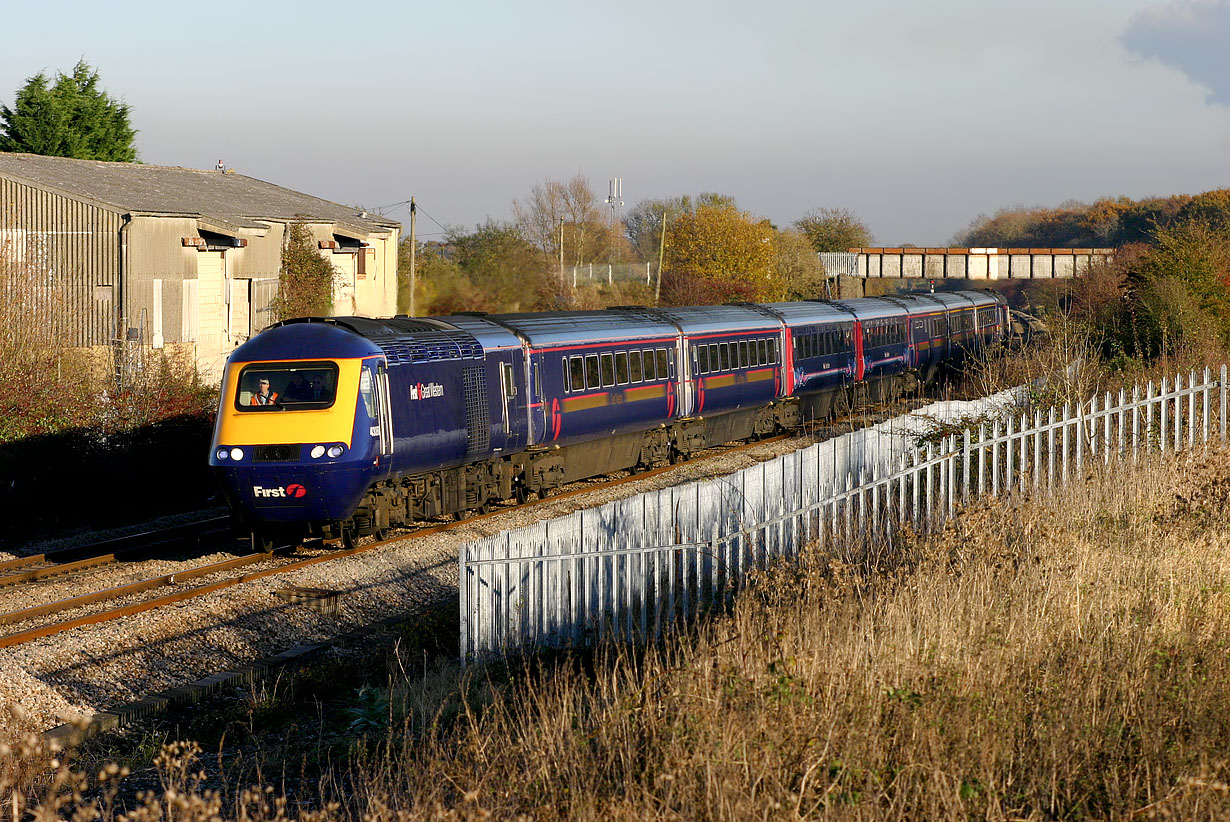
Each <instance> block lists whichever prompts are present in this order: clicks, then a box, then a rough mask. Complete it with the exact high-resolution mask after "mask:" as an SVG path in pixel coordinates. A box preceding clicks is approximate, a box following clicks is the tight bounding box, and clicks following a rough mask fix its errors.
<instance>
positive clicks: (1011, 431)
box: [1004, 414, 1016, 494]
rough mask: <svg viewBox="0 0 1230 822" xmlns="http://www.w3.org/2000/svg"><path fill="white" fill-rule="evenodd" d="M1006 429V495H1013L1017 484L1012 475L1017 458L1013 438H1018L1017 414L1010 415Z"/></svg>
mask: <svg viewBox="0 0 1230 822" xmlns="http://www.w3.org/2000/svg"><path fill="white" fill-rule="evenodd" d="M1006 427H1007V429H1008V430H1007V431H1006V432H1005V434H1004V493H1005V494H1011V493H1012V486H1013V485H1015V484H1016V477H1014V476H1013V475H1012V467H1013V462H1014V460H1013V457H1014V456H1015V451H1014V449H1013V443H1012V438H1013V437H1014V436H1016V414H1009V415H1008V424H1007V426H1006Z"/></svg>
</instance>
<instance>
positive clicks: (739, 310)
mask: <svg viewBox="0 0 1230 822" xmlns="http://www.w3.org/2000/svg"><path fill="white" fill-rule="evenodd" d="M625 313H626V314H629V315H638V316H645V317H653V318H655V319H659V320H660V321H662V322H667V323H670V324H671V325H673V326H676V327H678V328H679V329H680V330H681V331H683V333H684V334H686V335H687V336H689V337H694V336H697V335H702V334H721V333H723V332H729V331H752V332H755V331H757V330H765V331H776V330H778V329H779V328H780V327H781V325H780V323H779V322H778V320H777V319H776V318H775V317H772V316H770V315H768V314H766V313H764V312H763V311H761V310H759V309H757V308H756V307H755V306H753V305H751V304H748V305H683V306H672V307H670V308H641V309H629V310H627V311H626V312H625Z"/></svg>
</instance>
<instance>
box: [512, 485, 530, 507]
mask: <svg viewBox="0 0 1230 822" xmlns="http://www.w3.org/2000/svg"><path fill="white" fill-rule="evenodd" d="M529 498H530V490H529V489H528V488H526V487H525V486H524V485H522V484H521V483H519V482H518V483H517V484H516V485H514V486H513V499H515V500H516V501H517V504H518V505H524V504H525V501H526V500H527V499H529Z"/></svg>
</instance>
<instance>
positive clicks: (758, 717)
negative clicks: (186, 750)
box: [164, 452, 1230, 819]
mask: <svg viewBox="0 0 1230 822" xmlns="http://www.w3.org/2000/svg"><path fill="white" fill-rule="evenodd" d="M1228 503H1230V459H1228V457H1227V455H1226V454H1225V453H1224V452H1220V453H1219V452H1214V453H1211V454H1209V455H1206V456H1192V457H1180V458H1178V459H1177V460H1168V461H1164V462H1160V463H1157V464H1153V465H1150V466H1148V467H1144V468H1140V469H1134V470H1128V469H1124V470H1118V471H1113V472H1111V473H1109V474H1108V475H1105V476H1101V477H1098V478H1094V479H1091V480H1089V481H1088V482H1087V483H1085V484H1082V485H1079V486H1077V487H1075V488H1074V489H1073V492H1072V493H1071V494H1070V495H1069V496H1067V497H1066V498H1065V500H1064V502H1063V503H1062V504H1060V503H1058V502H1050V503H1048V502H1044V501H1020V500H1014V501H1010V502H1009V503H1008V504H995V505H987V506H984V507H979V508H977V509H975V510H972V511H968V512H966V513H965V514H964V516H962V517H961V518H960V519H959V520H958V521H956V522H955V523H953V524H952V525H951V526H950V527H949V528H948V529H947V530H946V531H944V532H943V533H942V534H939V535H938V536H936V537H934V538H917V539H906V540H904V541H902V540H899V541H898V544H897V546H896V551H895V552H894V553H891V554H890V553H887V552H882V551H873V552H871V553H870V554H869V555H864V556H863V557H861V558H860V557H853V556H844V557H839V556H834V555H831V554H825V553H824V552H819V551H817V552H814V553H813V555H812V556H810V557H809V559H808V561H807V563H806V564H805V565H804V566H803V567H801V568H787V567H783V568H779V569H776V570H774V571H773V572H771V573H769V574H766V575H764V576H762V577H760V578H758V579H757V580H756V581H755V583H754V584H753V585H752V586H751V587H750V588H749V589H748V590H747V591H746V592H745V593H744V594H743V595H742V596H741V597H740V599H739V601H738V603H737V605H736V607H735V610H734V612H733V614H732V615H731V616H730V617H729V618H725V617H724V618H717V619H714V620H712V621H710V622H709V623H707V624H706V625H704V626H702V627H701V628H699V629H698V630H697V631H696V633H695V634H694V635H692V636H689V637H688V638H687V639H686V641H682V642H680V643H679V644H677V645H673V646H671V647H670V648H669V649H667V650H664V651H652V652H648V653H646V654H643V655H639V656H630V655H626V654H621V653H619V652H616V651H611V652H608V653H606V654H599V655H598V658H597V659H596V660H591V661H592V665H590V664H585V665H582V664H579V663H577V662H576V661H573V660H569V659H567V658H564V659H562V660H560V659H556V660H553V661H549V662H542V663H539V664H537V665H536V666H535V667H534V669H533V670H528V671H526V672H525V674H524V675H521V674H517V675H514V676H512V677H508V678H499V679H495V678H492V679H490V680H489V679H487V678H484V677H482V675H481V674H480V675H478V676H473V675H471V678H470V679H468V680H462V681H460V682H459V681H458V679H457V678H456V674H455V672H454V673H451V674H450V673H447V672H441V673H440V675H439V677H438V679H437V680H436V681H433V682H425V681H423V680H422V679H421V677H420V678H415V679H414V680H413V681H411V680H409V679H407V680H406V681H405V683H404V684H402V685H395V686H394V687H393V689H392V691H391V700H390V702H389V705H391V707H390V708H389V709H388V711H387V715H388V716H391V717H394V721H393V723H392V724H393V726H394V728H395V730H394V731H393V732H392V733H389V734H388V735H387V736H383V735H382V734H381V733H373V734H371V735H369V736H368V737H367V738H366V740H365V741H364V742H362V743H359V745H358V746H357V747H356V749H355V750H356V753H355V754H354V755H353V756H352V758H351V759H350V765H349V767H347V768H346V769H345V770H346V772H345V773H344V774H337V775H336V778H335V779H331V780H329V782H330V783H331V784H332V785H334V786H341V785H345V786H346V787H345V789H344V790H341V789H340V788H335V789H333V790H331V791H330V793H332V794H333V796H332V798H333V799H335V800H339V801H340V807H338V808H337V810H336V813H338V814H343V815H349V816H351V818H359V817H360V816H365V817H366V818H369V819H395V818H401V817H400V814H408V815H409V816H410V817H411V818H414V817H418V816H422V817H427V818H430V817H433V816H436V815H437V814H438V815H439V816H440V817H442V818H464V819H471V818H473V819H477V818H497V819H498V818H514V817H516V816H517V815H518V814H527V815H529V816H530V817H533V818H568V819H679V818H687V819H746V818H774V819H789V818H795V817H796V816H803V817H815V816H825V815H827V816H832V817H834V818H897V819H921V818H953V817H967V816H968V817H975V818H980V817H987V818H1034V819H1047V818H1085V817H1112V818H1128V817H1133V816H1135V815H1136V814H1138V813H1139V814H1141V815H1142V816H1144V815H1153V816H1174V817H1178V818H1186V817H1190V816H1193V815H1197V814H1199V815H1224V814H1226V813H1227V812H1230V784H1228V783H1230V764H1228V763H1227V759H1228V757H1227V754H1226V752H1227V751H1230V658H1228V657H1227V653H1226V645H1227V641H1230V640H1228V639H1227V638H1228V637H1230V561H1228V560H1230V535H1228V534H1227V532H1226V531H1225V529H1224V511H1225V509H1226V507H1227V504H1228ZM460 693H465V694H466V695H467V697H466V699H464V700H463V699H461V698H460V697H459V696H458V694H460ZM374 724H379V723H374ZM364 750H365V751H366V752H365V753H364V752H363V751H364ZM176 790H177V791H179V792H178V793H176V796H177V797H179V799H177V800H175V803H174V804H175V805H176V807H178V808H179V811H177V812H176V815H177V816H179V817H180V818H191V817H193V816H194V815H195V813H196V812H195V811H192V810H190V808H189V806H188V804H185V800H183V796H184V793H183V791H182V788H180V787H178V786H177V787H176ZM228 794H229V795H230V797H234V798H235V799H238V798H240V789H239V787H238V786H235V787H234V788H233V789H232V790H230V791H228ZM251 796H252V795H249V797H250V798H251ZM298 798H299V799H301V800H302V799H305V798H306V797H304V796H303V795H302V794H300V796H299V797H298ZM328 798H329V797H324V798H322V801H324V800H325V799H328ZM232 802H233V800H232V799H230V798H228V799H227V800H226V801H221V802H220V805H221V807H222V813H223V814H224V815H226V816H232V815H236V811H235V810H234V806H233V804H232ZM313 804H315V806H316V807H318V808H319V807H322V805H321V804H318V803H313ZM164 806H165V801H164ZM196 807H203V806H196ZM213 807H215V808H217V807H218V805H214V806H213ZM253 809H254V810H255V808H254V807H253ZM1142 812H1143V813H1142ZM268 813H273V806H272V805H269V806H268V810H267V811H265V812H261V811H257V813H255V814H254V816H255V817H260V816H262V815H266V814H268ZM250 818H252V817H251V816H250Z"/></svg>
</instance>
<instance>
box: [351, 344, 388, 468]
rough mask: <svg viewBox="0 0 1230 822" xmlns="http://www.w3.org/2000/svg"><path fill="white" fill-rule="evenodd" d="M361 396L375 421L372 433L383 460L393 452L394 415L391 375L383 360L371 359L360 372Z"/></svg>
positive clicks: (370, 416) (369, 415)
mask: <svg viewBox="0 0 1230 822" xmlns="http://www.w3.org/2000/svg"><path fill="white" fill-rule="evenodd" d="M359 397H360V399H361V400H362V401H363V407H364V409H365V410H366V411H367V415H368V417H369V418H370V419H371V421H372V422H374V423H375V424H374V425H371V426H370V431H369V432H370V434H371V437H372V439H373V440H375V441H376V442H375V446H376V447H375V449H374V450H375V453H376V455H377V457H378V458H379V459H380V460H381V461H383V460H384V459H385V458H387V457H388V456H390V455H391V454H392V453H393V417H392V414H391V413H390V412H391V409H392V406H391V404H390V403H389V375H388V372H387V371H386V370H385V365H384V363H383V362H379V361H376V360H371V361H368V362H365V363H364V364H363V370H362V371H360V372H359Z"/></svg>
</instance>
